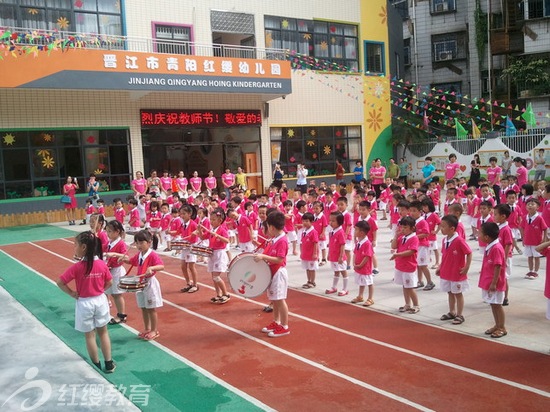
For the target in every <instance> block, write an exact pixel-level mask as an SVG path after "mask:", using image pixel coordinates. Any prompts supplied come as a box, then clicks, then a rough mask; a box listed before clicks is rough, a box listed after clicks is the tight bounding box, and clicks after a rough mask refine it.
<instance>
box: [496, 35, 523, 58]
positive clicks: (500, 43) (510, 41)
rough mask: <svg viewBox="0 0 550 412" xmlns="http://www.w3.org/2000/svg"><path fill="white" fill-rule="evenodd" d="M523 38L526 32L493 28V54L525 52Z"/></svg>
mask: <svg viewBox="0 0 550 412" xmlns="http://www.w3.org/2000/svg"><path fill="white" fill-rule="evenodd" d="M523 38H524V34H523V32H521V31H504V30H502V29H498V30H492V31H491V53H492V54H493V55H498V54H512V53H523V51H524V44H523Z"/></svg>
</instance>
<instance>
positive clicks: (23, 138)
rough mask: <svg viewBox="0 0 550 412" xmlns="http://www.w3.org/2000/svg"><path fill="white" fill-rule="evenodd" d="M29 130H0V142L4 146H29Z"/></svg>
mask: <svg viewBox="0 0 550 412" xmlns="http://www.w3.org/2000/svg"><path fill="white" fill-rule="evenodd" d="M27 138H28V136H27V132H10V131H2V132H0V143H1V147H2V148H14V147H27V146H28V140H27Z"/></svg>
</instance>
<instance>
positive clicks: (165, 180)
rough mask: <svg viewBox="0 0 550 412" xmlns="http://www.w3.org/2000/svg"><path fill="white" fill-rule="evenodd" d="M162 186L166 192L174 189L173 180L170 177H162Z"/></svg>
mask: <svg viewBox="0 0 550 412" xmlns="http://www.w3.org/2000/svg"><path fill="white" fill-rule="evenodd" d="M160 185H161V187H162V188H163V189H164V190H168V189H172V178H171V177H169V176H166V177H164V176H162V177H161V178H160Z"/></svg>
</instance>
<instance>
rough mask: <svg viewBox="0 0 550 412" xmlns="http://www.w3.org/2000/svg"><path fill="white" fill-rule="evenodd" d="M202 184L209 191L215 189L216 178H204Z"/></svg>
mask: <svg viewBox="0 0 550 412" xmlns="http://www.w3.org/2000/svg"><path fill="white" fill-rule="evenodd" d="M204 184H205V185H206V188H207V189H210V190H212V189H215V188H216V186H217V181H216V178H215V177H214V176H212V177H210V176H208V177H205V178H204Z"/></svg>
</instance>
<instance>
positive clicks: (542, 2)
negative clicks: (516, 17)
mask: <svg viewBox="0 0 550 412" xmlns="http://www.w3.org/2000/svg"><path fill="white" fill-rule="evenodd" d="M527 6H528V18H530V19H539V18H542V17H549V16H550V0H529V1H528V3H527Z"/></svg>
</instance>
